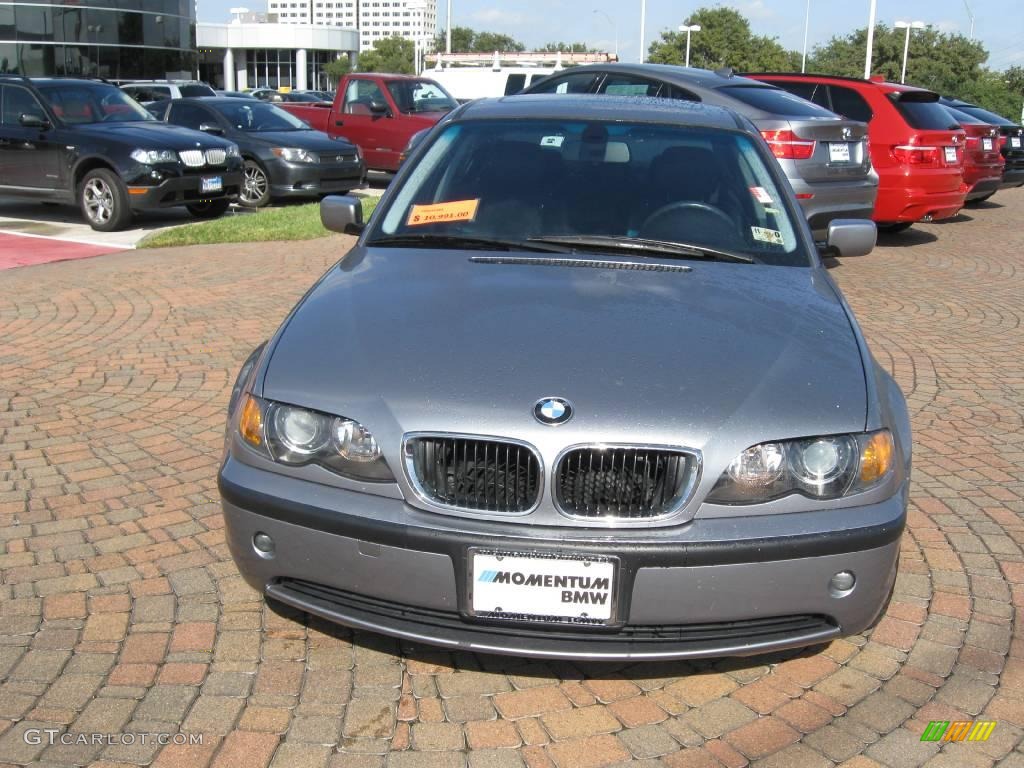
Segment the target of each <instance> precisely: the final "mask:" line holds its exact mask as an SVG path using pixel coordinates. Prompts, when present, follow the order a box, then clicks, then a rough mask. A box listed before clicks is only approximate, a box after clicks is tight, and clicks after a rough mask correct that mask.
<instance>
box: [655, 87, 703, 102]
mask: <svg viewBox="0 0 1024 768" xmlns="http://www.w3.org/2000/svg"><path fill="white" fill-rule="evenodd" d="M666 90H667V91H668V93H665V92H664V91H663V92H662V94H661V97H662V98H668V99H676V100H678V101H697V102H699V101H701V98H700V96H698V95H697V94H695V93H691V92H690V91H688V90H686V89H685V88H680V87H679V86H678V85H672V86H666Z"/></svg>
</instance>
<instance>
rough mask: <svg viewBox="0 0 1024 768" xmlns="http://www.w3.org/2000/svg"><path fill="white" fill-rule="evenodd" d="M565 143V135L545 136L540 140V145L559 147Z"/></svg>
mask: <svg viewBox="0 0 1024 768" xmlns="http://www.w3.org/2000/svg"><path fill="white" fill-rule="evenodd" d="M564 143H565V136H545V137H544V138H542V139H541V140H540V145H541V146H542V147H560V146H562V144H564Z"/></svg>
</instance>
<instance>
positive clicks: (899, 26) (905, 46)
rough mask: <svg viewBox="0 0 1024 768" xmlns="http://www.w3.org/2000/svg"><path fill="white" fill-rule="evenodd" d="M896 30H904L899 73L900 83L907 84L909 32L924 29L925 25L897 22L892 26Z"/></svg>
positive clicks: (912, 22)
mask: <svg viewBox="0 0 1024 768" xmlns="http://www.w3.org/2000/svg"><path fill="white" fill-rule="evenodd" d="M893 26H894V27H896V29H906V30H907V36H906V38H905V39H904V40H903V71H902V72H901V73H900V82H901V83H905V82H907V54H908V53H909V52H910V30H912V29H924V27H925V23H924V22H923V21H897V22H896V23H895V24H893Z"/></svg>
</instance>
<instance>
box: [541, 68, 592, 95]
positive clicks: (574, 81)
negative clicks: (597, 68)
mask: <svg viewBox="0 0 1024 768" xmlns="http://www.w3.org/2000/svg"><path fill="white" fill-rule="evenodd" d="M599 77H601V73H600V72H574V73H572V74H571V75H562V76H561V77H552V78H549V79H547V80H544V81H542V82H540V83H538V84H537V86H536V87H535V89H534V90H533V91H532V93H590V92H591V90H592V89H593V87H594V84H595V83H596V82H597V79H598V78H599Z"/></svg>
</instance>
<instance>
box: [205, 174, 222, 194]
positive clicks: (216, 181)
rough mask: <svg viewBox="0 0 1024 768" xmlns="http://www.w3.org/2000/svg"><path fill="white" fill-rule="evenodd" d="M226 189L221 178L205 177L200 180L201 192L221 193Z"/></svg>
mask: <svg viewBox="0 0 1024 768" xmlns="http://www.w3.org/2000/svg"><path fill="white" fill-rule="evenodd" d="M222 189H224V182H223V181H222V180H221V178H220V176H203V178H202V179H200V187H199V191H200V192H220V191H221V190H222Z"/></svg>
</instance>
